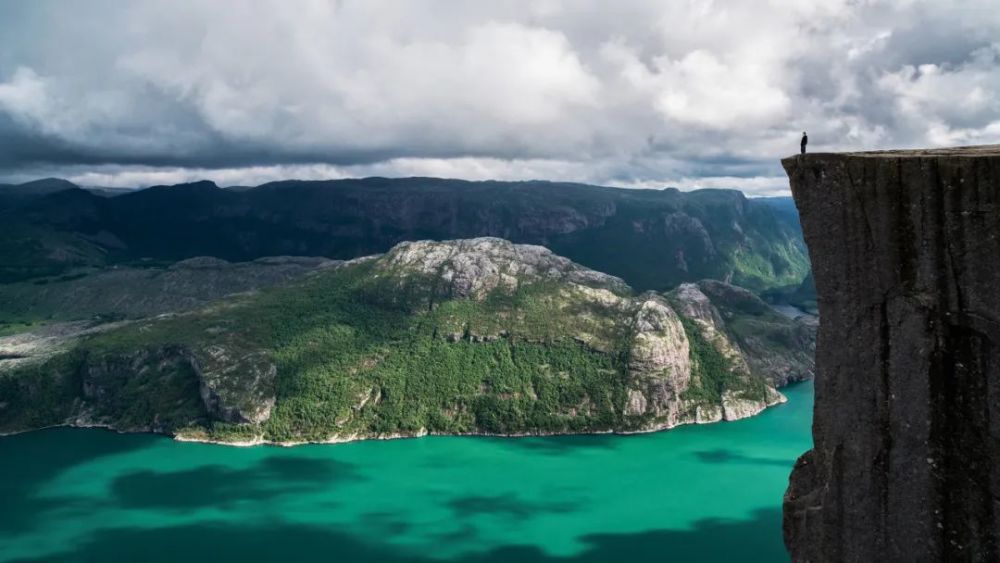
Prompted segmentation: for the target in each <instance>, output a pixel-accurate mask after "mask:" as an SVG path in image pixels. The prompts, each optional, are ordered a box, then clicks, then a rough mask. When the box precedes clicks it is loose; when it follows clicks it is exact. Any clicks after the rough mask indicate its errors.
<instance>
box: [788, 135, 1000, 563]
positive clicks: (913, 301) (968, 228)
mask: <svg viewBox="0 0 1000 563" xmlns="http://www.w3.org/2000/svg"><path fill="white" fill-rule="evenodd" d="M782 164H783V165H784V167H785V170H786V171H787V173H788V176H789V178H790V179H791V186H792V192H793V194H794V196H795V201H796V204H797V206H798V208H799V212H800V214H801V220H802V226H803V229H804V231H805V239H806V242H807V244H808V246H809V251H810V255H811V258H812V264H813V268H814V274H815V281H816V288H817V291H818V295H819V310H820V319H821V322H820V328H819V337H818V338H819V339H818V343H817V350H816V353H817V356H816V406H815V419H814V422H813V438H814V448H813V449H812V450H811V451H809V452H807V453H806V454H805V455H803V456H802V457H801V458H800V459H799V460H798V462H797V463H796V465H795V469H794V471H793V472H792V476H791V479H790V483H789V488H788V491H787V493H786V495H785V502H784V533H785V542H786V544H787V546H788V548H789V550H790V552H791V555H792V558H793V560H795V561H810V562H814V563H815V562H820V561H997V560H1000V551H998V543H1000V542H998V537H1000V519H998V517H1000V504H998V499H1000V441H998V437H1000V348H998V345H1000V320H998V316H1000V146H988V147H965V148H955V149H940V150H922V151H887V152H870V153H845V154H809V155H804V156H796V157H791V158H786V159H784V160H783V161H782Z"/></svg>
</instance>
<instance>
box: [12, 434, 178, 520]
mask: <svg viewBox="0 0 1000 563" xmlns="http://www.w3.org/2000/svg"><path fill="white" fill-rule="evenodd" d="M79 432H91V435H90V436H88V438H90V439H88V440H74V439H72V437H74V436H75V433H79ZM162 439H163V438H160V437H155V436H143V435H128V436H121V435H118V434H115V433H112V432H105V433H101V432H99V431H96V430H89V431H82V430H79V429H74V428H55V429H49V430H39V431H35V432H29V433H25V434H22V435H18V436H8V437H5V438H3V439H2V440H0V460H2V461H0V533H3V532H8V531H10V532H17V531H24V530H28V529H31V528H32V527H34V526H35V525H36V524H38V523H39V521H40V520H41V519H43V518H44V517H45V516H46V515H47V514H48V513H49V512H50V511H52V510H62V511H65V510H75V509H80V510H86V508H87V507H88V506H90V505H91V504H92V501H89V500H86V499H79V498H75V497H58V498H56V497H49V496H45V495H44V492H45V488H46V487H45V486H46V484H48V483H49V482H51V481H52V480H54V479H56V478H58V477H59V475H61V474H62V473H65V472H66V471H69V470H71V469H72V468H74V467H76V466H78V465H85V464H88V463H93V462H95V461H96V460H98V459H100V458H102V457H106V456H113V455H119V454H124V453H128V452H131V451H135V450H139V449H142V448H145V447H149V446H152V445H153V444H155V443H156V442H157V441H158V440H162Z"/></svg>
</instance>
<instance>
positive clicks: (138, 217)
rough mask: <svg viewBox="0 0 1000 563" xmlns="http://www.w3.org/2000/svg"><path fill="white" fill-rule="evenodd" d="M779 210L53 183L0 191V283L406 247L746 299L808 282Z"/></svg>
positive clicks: (590, 195)
mask: <svg viewBox="0 0 1000 563" xmlns="http://www.w3.org/2000/svg"><path fill="white" fill-rule="evenodd" d="M789 201H790V200H788V199H785V200H781V199H780V198H779V199H761V200H755V199H748V198H746V197H744V196H743V194H742V193H740V192H738V191H734V190H698V191H693V192H681V191H679V190H676V189H672V188H668V189H663V190H630V189H618V188H607V187H600V186H590V185H583V184H567V183H553V182H466V181H460V180H443V179H437V178H403V179H387V178H365V179H358V180H333V181H313V182H305V181H284V182H273V183H269V184H264V185H261V186H256V187H253V188H241V189H238V190H236V189H223V188H219V187H218V186H216V185H215V184H213V183H211V182H197V183H191V184H180V185H176V186H154V187H151V188H147V189H143V190H137V191H131V192H128V193H125V194H123V195H118V196H115V197H108V196H107V195H106V194H105V193H101V195H97V194H95V193H93V192H92V191H88V190H85V189H82V188H79V187H76V186H74V185H73V184H71V183H69V182H66V181H64V180H43V181H37V182H32V183H29V184H23V185H20V186H6V187H0V234H2V235H3V236H2V238H0V241H3V242H0V257H3V260H2V261H0V281H17V280H22V279H27V278H35V277H39V276H46V275H59V274H63V273H66V272H68V271H71V270H73V269H75V268H81V267H93V266H104V265H109V264H123V263H125V264H128V263H136V262H138V261H144V262H159V263H165V262H174V261H178V260H183V259H186V258H193V257H197V256H214V257H217V258H221V259H225V260H229V261H247V260H253V259H256V258H260V257H264V256H282V255H296V256H322V257H326V258H333V259H344V260H347V259H351V258H357V257H360V256H366V255H370V254H377V253H382V252H386V251H387V250H389V249H390V248H392V247H393V246H395V245H396V244H398V243H400V242H403V241H409V240H450V239H463V238H475V237H482V236H490V237H498V238H503V239H507V240H510V241H512V242H515V243H525V244H538V245H543V246H546V247H548V248H550V249H551V250H552V251H553V252H556V253H557V254H560V255H562V256H565V257H567V258H570V259H571V260H574V261H576V262H578V263H580V264H582V265H584V266H587V267H589V268H593V269H595V270H599V271H602V272H606V273H609V274H612V275H615V276H618V277H621V278H622V279H624V280H625V281H626V282H627V283H629V284H630V285H631V286H633V287H635V288H636V289H639V290H646V289H654V290H667V289H671V288H673V287H676V286H677V285H679V284H680V283H684V282H692V281H697V280H701V279H706V278H711V279H719V280H724V281H727V282H731V283H734V284H737V285H740V286H743V287H747V288H749V289H751V290H753V291H763V290H767V289H773V288H780V287H790V286H794V285H797V284H798V283H800V282H801V281H802V280H803V278H805V276H806V274H807V272H808V270H809V263H808V255H807V252H806V249H805V245H804V243H803V241H802V235H801V229H800V228H799V225H798V219H797V216H796V215H795V212H794V206H791V207H789Z"/></svg>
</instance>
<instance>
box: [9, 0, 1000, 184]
mask: <svg viewBox="0 0 1000 563" xmlns="http://www.w3.org/2000/svg"><path fill="white" fill-rule="evenodd" d="M997 37H1000V16H998V14H997V11H996V10H995V9H994V7H993V6H992V2H986V1H978V0H970V1H963V2H957V3H947V4H946V5H945V4H943V3H934V2H922V1H916V2H914V1H899V2H893V1H879V0H873V1H866V2H856V1H853V0H839V1H831V2H823V3H816V2H811V1H806V0H771V1H770V2H767V3H764V2H757V1H749V0H747V1H730V2H722V1H711V0H689V1H685V2H666V1H664V2H648V1H641V2H640V1H634V2H632V1H625V2H614V3H608V2H599V1H597V0H577V1H569V0H539V1H530V2H529V1H527V0H526V1H512V2H500V3H488V4H487V3H470V2H459V1H457V0H454V1H452V0H425V1H415V2H407V3H405V4H401V3H397V2H383V1H379V0H365V1H360V0H358V1H351V0H346V1H342V2H328V1H324V0H303V1H301V2H294V3H289V2H279V1H277V0H246V1H242V2H226V3H214V2H211V3H207V2H175V1H166V0H146V1H143V2H136V3H121V2H113V1H106V0H99V1H94V2H86V3H83V2H71V1H69V0H65V1H60V0H43V1H38V2H6V3H0V179H4V178H6V179H25V178H29V177H32V176H35V175H43V174H44V175H53V174H55V175H65V176H71V177H73V178H74V179H75V180H77V181H83V182H90V183H104V184H119V185H121V184H148V183H164V182H169V181H171V180H176V181H181V180H187V179H192V178H197V177H202V176H207V177H211V178H213V179H217V180H219V181H222V182H225V183H253V182H255V181H266V180H270V179H276V178H280V177H287V176H299V177H310V178H313V177H336V176H350V175H365V174H382V175H408V174H421V175H446V176H459V177H466V178H485V177H497V178H504V179H516V178H550V179H558V180H578V181H587V182H596V183H615V184H623V185H634V186H638V187H642V186H646V187H662V186H664V185H672V184H674V185H679V186H681V187H695V186H699V185H704V186H721V185H726V186H733V187H745V188H746V189H748V190H750V191H756V192H758V193H771V192H774V191H780V190H782V189H783V186H784V185H785V181H784V179H783V178H782V172H781V169H780V167H779V166H778V164H777V158H779V157H781V156H784V155H786V154H788V153H790V152H793V151H794V149H795V148H796V147H797V142H798V135H799V133H800V132H801V131H802V130H803V129H808V130H809V131H810V137H811V139H812V140H813V146H815V147H817V148H826V149H830V150H840V149H859V148H883V147H889V146H915V145H944V144H959V143H981V142H997V141H998V140H1000V43H997V40H996V38H997Z"/></svg>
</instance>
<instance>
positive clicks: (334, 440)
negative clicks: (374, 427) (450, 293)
mask: <svg viewBox="0 0 1000 563" xmlns="http://www.w3.org/2000/svg"><path fill="white" fill-rule="evenodd" d="M796 383H802V382H796ZM787 402H788V399H787V398H786V397H785V395H784V394H783V393H781V392H780V391H779V393H778V398H776V399H775V400H774V401H771V402H768V403H766V406H764V408H762V409H760V410H759V411H757V412H755V413H753V414H751V415H748V416H743V417H740V418H735V419H725V418H719V419H715V420H698V419H696V418H692V419H688V420H685V421H682V422H678V423H677V424H660V425H656V426H653V427H650V428H643V429H639V430H590V431H580V432H515V433H509V434H501V433H494V432H461V433H441V434H439V433H434V432H429V431H428V430H427V429H426V428H421V429H420V430H418V431H417V432H413V433H393V434H384V435H361V434H357V433H355V434H351V435H348V436H333V437H331V438H327V439H325V440H305V441H288V442H274V441H270V440H265V439H263V437H257V438H255V439H253V440H239V441H232V442H225V441H221V440H212V439H209V438H198V437H193V436H181V435H177V434H169V433H166V432H155V431H152V430H149V429H144V430H121V429H118V428H115V427H113V426H111V425H109V424H73V423H65V424H52V425H49V426H43V427H41V428H32V429H30V430H18V431H15V432H0V438H4V437H8V436H17V435H20V434H27V433H29V432H37V431H39V430H48V429H52V428H97V429H101V430H108V431H110V432H114V433H115V434H152V435H155V436H163V437H166V438H170V439H171V440H173V441H175V442H186V443H192V444H212V445H217V446H231V447H235V448H252V447H257V446H271V447H281V448H293V447H296V446H308V445H324V444H327V445H332V444H347V443H351V442H361V441H366V440H402V439H415V438H423V437H426V436H455V437H462V436H468V437H481V438H511V439H517V438H552V437H556V436H603V435H608V434H613V435H617V436H632V435H637V434H652V433H654V432H665V431H668V430H672V429H674V428H679V427H681V426H690V425H698V426H701V425H708V424H718V423H725V422H738V421H740V420H745V419H747V418H753V417H755V416H757V415H759V414H761V413H764V412H765V411H767V410H768V409H769V408H771V407H775V406H778V405H781V404H784V403H787Z"/></svg>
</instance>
